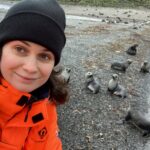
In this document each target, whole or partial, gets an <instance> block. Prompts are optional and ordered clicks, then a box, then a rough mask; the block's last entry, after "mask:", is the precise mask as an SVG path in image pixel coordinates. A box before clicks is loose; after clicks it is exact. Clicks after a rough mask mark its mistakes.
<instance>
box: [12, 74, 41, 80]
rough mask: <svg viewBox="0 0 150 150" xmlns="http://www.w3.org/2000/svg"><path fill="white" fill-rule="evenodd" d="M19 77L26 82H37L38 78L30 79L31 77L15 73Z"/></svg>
mask: <svg viewBox="0 0 150 150" xmlns="http://www.w3.org/2000/svg"><path fill="white" fill-rule="evenodd" d="M15 74H16V75H17V76H19V77H21V78H22V79H24V80H29V81H33V80H37V79H38V78H29V77H25V76H22V75H20V74H18V73H15Z"/></svg>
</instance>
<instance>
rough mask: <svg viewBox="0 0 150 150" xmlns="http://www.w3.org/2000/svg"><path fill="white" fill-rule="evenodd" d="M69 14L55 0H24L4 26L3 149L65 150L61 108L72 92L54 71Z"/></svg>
mask: <svg viewBox="0 0 150 150" xmlns="http://www.w3.org/2000/svg"><path fill="white" fill-rule="evenodd" d="M65 25H66V21H65V13H64V11H63V9H62V8H61V7H60V5H59V4H58V3H57V2H56V1H55V0H42V1H41V0H24V1H21V2H19V3H17V4H15V5H14V6H12V7H11V8H10V9H9V10H8V12H7V14H6V16H5V17H4V19H3V20H2V21H1V23H0V46H1V51H0V53H1V60H0V70H1V77H0V83H1V84H0V129H1V130H0V149H1V150H61V149H62V145H61V141H60V139H59V137H58V126H57V113H56V104H62V103H64V102H65V101H66V100H67V99H68V90H67V87H66V86H65V85H63V84H62V83H61V82H59V80H58V79H57V78H55V76H54V75H53V68H54V66H56V65H57V64H58V63H59V61H60V57H61V52H62V49H63V47H64V46H65V42H66V38H65V34H64V29H65Z"/></svg>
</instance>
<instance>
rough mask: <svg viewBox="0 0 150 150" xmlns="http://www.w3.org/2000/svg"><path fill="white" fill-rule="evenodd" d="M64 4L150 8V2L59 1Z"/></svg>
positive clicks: (142, 0) (134, 0)
mask: <svg viewBox="0 0 150 150" xmlns="http://www.w3.org/2000/svg"><path fill="white" fill-rule="evenodd" d="M58 1H60V2H61V3H63V4H74V5H91V6H103V7H131V8H134V7H139V6H143V7H146V8H150V0H58Z"/></svg>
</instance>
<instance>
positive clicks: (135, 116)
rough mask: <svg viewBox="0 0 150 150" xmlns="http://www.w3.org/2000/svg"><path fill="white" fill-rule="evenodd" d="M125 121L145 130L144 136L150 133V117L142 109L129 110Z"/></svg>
mask: <svg viewBox="0 0 150 150" xmlns="http://www.w3.org/2000/svg"><path fill="white" fill-rule="evenodd" d="M125 122H127V123H129V124H132V125H134V126H135V127H136V128H138V129H140V130H141V131H142V132H143V136H148V135H149V134H150V119H148V117H146V115H145V114H144V113H142V112H140V111H133V110H128V112H127V115H126V116H125Z"/></svg>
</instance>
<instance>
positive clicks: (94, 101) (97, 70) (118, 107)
mask: <svg viewBox="0 0 150 150" xmlns="http://www.w3.org/2000/svg"><path fill="white" fill-rule="evenodd" d="M63 7H64V9H65V11H66V13H67V14H68V15H70V14H71V15H77V16H84V17H89V21H88V19H87V20H86V21H85V20H82V19H78V20H75V19H73V18H72V19H71V17H70V19H68V20H67V28H66V35H67V44H66V47H65V48H64V51H63V58H62V63H63V64H64V65H65V66H68V67H70V68H72V72H71V81H70V83H69V86H70V93H71V94H70V95H71V97H70V101H69V103H67V104H66V105H64V106H60V107H59V108H58V112H59V125H60V131H61V132H60V136H61V138H62V141H63V148H64V150H149V149H150V146H149V143H148V141H149V137H147V138H143V137H142V133H141V132H140V131H139V130H137V129H136V128H134V127H133V126H130V125H128V124H122V120H123V119H124V116H125V115H126V112H127V109H128V108H129V105H131V107H134V109H140V110H141V111H144V112H147V111H148V110H149V79H150V77H149V74H146V75H143V74H141V73H139V69H140V65H141V62H143V61H144V60H148V61H149V60H150V55H149V53H150V52H149V47H150V42H149V41H150V36H149V34H148V33H149V31H150V27H149V15H150V10H144V9H140V10H136V9H134V10H133V9H114V8H98V7H81V6H76V7H75V6H63ZM90 18H95V19H96V18H97V19H98V21H90ZM118 18H120V21H118ZM116 22H117V23H116ZM135 43H138V44H139V47H138V52H137V55H136V56H129V55H127V54H126V52H125V51H126V50H127V49H128V47H129V46H131V45H133V44H135ZM129 58H130V59H132V60H133V63H132V64H131V66H130V67H129V68H128V70H127V71H126V73H120V72H116V71H113V70H111V69H110V63H112V62H113V61H116V60H118V61H125V60H127V59H129ZM88 71H92V72H93V73H94V74H95V75H97V76H98V77H99V78H100V80H101V90H100V92H99V93H98V94H91V93H89V92H88V91H86V89H85V86H84V85H85V84H84V82H85V78H84V75H85V73H86V72H88ZM113 73H118V74H119V79H120V83H121V84H123V85H124V86H125V87H126V88H127V90H128V93H129V95H128V97H127V98H126V99H120V98H118V97H116V96H111V95H110V94H109V93H108V92H107V84H108V81H109V80H110V78H111V75H112V74H113Z"/></svg>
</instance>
